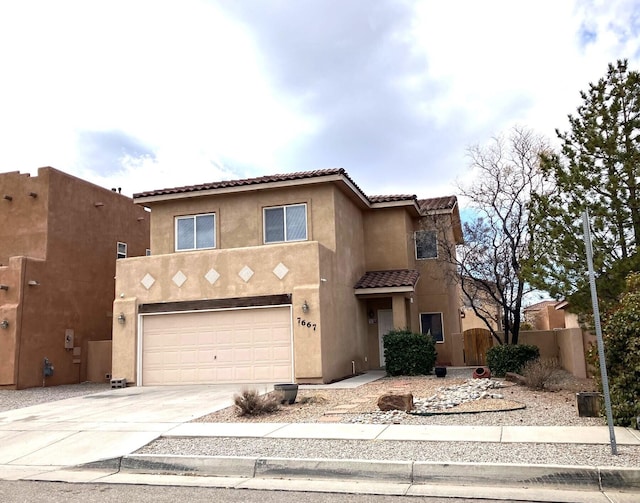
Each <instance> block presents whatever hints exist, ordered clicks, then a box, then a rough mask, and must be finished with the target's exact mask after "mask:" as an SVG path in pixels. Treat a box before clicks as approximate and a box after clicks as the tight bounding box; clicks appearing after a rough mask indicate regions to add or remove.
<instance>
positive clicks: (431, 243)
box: [415, 231, 438, 259]
mask: <svg viewBox="0 0 640 503" xmlns="http://www.w3.org/2000/svg"><path fill="white" fill-rule="evenodd" d="M415 239H416V258H417V259H427V258H438V240H437V234H436V231H416V233H415Z"/></svg>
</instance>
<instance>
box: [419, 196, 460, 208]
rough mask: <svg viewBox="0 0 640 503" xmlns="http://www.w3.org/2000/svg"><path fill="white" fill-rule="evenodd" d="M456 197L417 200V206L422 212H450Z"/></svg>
mask: <svg viewBox="0 0 640 503" xmlns="http://www.w3.org/2000/svg"><path fill="white" fill-rule="evenodd" d="M456 202H457V198H456V196H443V197H432V198H431V199H418V205H419V206H420V209H421V210H422V211H435V210H450V209H451V208H453V207H454V206H455V205H456Z"/></svg>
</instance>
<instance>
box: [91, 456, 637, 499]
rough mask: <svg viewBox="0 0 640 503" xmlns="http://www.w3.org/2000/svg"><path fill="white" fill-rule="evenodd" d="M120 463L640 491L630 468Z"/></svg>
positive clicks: (143, 467) (276, 475)
mask: <svg viewBox="0 0 640 503" xmlns="http://www.w3.org/2000/svg"><path fill="white" fill-rule="evenodd" d="M119 459H120V458H119ZM119 467H120V472H121V473H122V472H125V473H139V474H162V475H191V476H204V477H241V478H256V479H307V480H350V481H363V482H370V481H380V482H394V483H403V484H414V485H431V484H435V485H443V484H454V485H477V486H500V487H532V486H535V487H544V488H556V489H579V490H593V491H606V490H614V489H617V490H620V489H634V490H635V489H640V469H636V468H628V467H591V466H560V465H512V464H494V463H435V462H424V461H380V460H375V461H374V460H356V459H285V458H261V457H256V458H253V457H223V456H180V455H152V454H140V455H128V456H123V457H122V458H121V459H120V463H119ZM83 468H90V467H89V466H84V467H83Z"/></svg>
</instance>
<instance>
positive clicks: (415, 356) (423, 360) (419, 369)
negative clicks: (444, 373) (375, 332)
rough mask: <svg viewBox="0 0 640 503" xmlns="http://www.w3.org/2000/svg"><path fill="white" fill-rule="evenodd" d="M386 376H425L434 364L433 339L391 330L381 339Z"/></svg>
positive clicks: (434, 348) (404, 331)
mask: <svg viewBox="0 0 640 503" xmlns="http://www.w3.org/2000/svg"><path fill="white" fill-rule="evenodd" d="M383 344H384V359H385V365H386V368H387V374H389V375H391V376H398V375H426V374H430V373H431V371H432V370H433V367H434V365H435V363H436V355H437V353H436V344H435V341H434V340H433V337H431V336H430V335H426V334H416V333H413V332H411V331H410V330H392V331H390V332H389V333H388V334H386V335H385V336H384V338H383Z"/></svg>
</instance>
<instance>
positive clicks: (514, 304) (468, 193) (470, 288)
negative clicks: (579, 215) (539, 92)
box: [439, 128, 548, 344]
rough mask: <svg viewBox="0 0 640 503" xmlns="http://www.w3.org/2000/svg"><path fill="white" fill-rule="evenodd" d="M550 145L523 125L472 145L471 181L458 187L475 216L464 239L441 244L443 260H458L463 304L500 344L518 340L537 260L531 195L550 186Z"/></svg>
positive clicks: (465, 232)
mask: <svg viewBox="0 0 640 503" xmlns="http://www.w3.org/2000/svg"><path fill="white" fill-rule="evenodd" d="M547 150H548V146H547V142H546V140H544V139H543V138H541V137H539V136H537V135H535V134H534V133H533V132H531V131H530V130H528V129H524V128H514V129H513V130H512V131H511V132H510V134H509V135H508V136H506V137H505V136H499V137H496V138H494V139H493V140H492V141H491V143H489V144H488V145H487V146H475V147H471V148H470V149H469V156H470V157H471V168H472V172H471V175H472V181H471V182H470V183H469V184H468V185H464V186H463V185H460V186H459V187H458V192H459V194H460V196H462V199H463V200H466V206H467V208H468V209H469V210H470V211H471V212H472V213H473V214H474V216H475V217H474V218H473V219H470V220H469V221H467V222H465V223H464V226H463V231H464V244H463V245H461V246H459V247H458V248H457V249H452V248H451V247H447V246H444V245H443V246H441V247H440V248H441V249H442V250H444V253H445V256H444V257H443V258H444V260H446V261H448V262H449V263H451V264H454V265H455V266H456V267H455V269H456V276H455V278H452V280H453V281H455V282H456V283H457V284H458V285H459V286H460V290H461V291H462V295H463V298H464V302H465V304H467V305H469V306H470V307H471V309H473V311H474V313H475V314H476V316H477V317H478V318H480V319H481V320H483V321H484V323H485V325H486V326H487V328H488V329H489V331H490V332H491V335H492V336H493V338H494V339H495V340H496V341H497V342H498V343H499V344H517V343H518V335H519V333H520V324H521V310H522V303H523V298H524V297H525V295H526V294H527V293H529V291H530V290H529V287H528V284H527V281H526V277H527V271H528V270H529V268H530V267H531V265H532V264H533V263H535V261H536V260H537V257H536V253H535V252H536V249H537V248H536V247H535V246H534V240H535V239H536V238H537V231H538V229H537V223H536V222H534V221H533V219H531V218H530V215H531V200H532V197H533V194H534V193H538V194H544V193H545V191H546V187H545V182H544V179H543V177H542V172H541V171H540V165H539V162H540V156H541V155H542V153H544V152H546V151H547ZM439 234H442V235H445V233H444V232H439ZM493 306H500V309H499V310H496V309H495V308H494V307H493ZM497 312H498V313H499V316H500V319H499V320H497V319H496V313H497ZM500 325H501V326H502V332H503V333H502V334H501V333H499V331H498V329H497V328H496V326H500Z"/></svg>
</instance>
